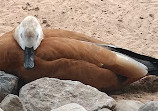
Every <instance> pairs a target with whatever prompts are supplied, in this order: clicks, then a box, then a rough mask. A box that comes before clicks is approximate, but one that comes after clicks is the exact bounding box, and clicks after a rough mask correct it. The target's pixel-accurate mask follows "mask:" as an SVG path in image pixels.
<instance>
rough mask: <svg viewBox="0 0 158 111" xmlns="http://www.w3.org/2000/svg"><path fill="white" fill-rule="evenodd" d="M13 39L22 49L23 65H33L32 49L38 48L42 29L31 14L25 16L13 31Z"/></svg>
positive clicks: (28, 66)
mask: <svg viewBox="0 0 158 111" xmlns="http://www.w3.org/2000/svg"><path fill="white" fill-rule="evenodd" d="M14 39H15V40H16V41H17V43H18V44H19V46H20V47H21V48H22V49H23V50H24V67H25V68H26V69H32V68H33V67H34V50H36V49H37V48H38V46H39V45H40V43H41V41H42V39H43V31H42V28H41V26H40V24H39V22H38V20H37V19H36V18H35V17H33V16H27V17H26V18H25V19H24V20H23V21H22V22H21V23H20V25H19V26H18V27H16V29H15V32H14Z"/></svg>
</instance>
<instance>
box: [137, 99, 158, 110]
mask: <svg viewBox="0 0 158 111" xmlns="http://www.w3.org/2000/svg"><path fill="white" fill-rule="evenodd" d="M138 111H158V101H150V102H148V103H146V104H145V105H143V106H141V107H140V108H139V110H138Z"/></svg>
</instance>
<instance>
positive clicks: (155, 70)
mask: <svg viewBox="0 0 158 111" xmlns="http://www.w3.org/2000/svg"><path fill="white" fill-rule="evenodd" d="M96 45H98V46H101V47H105V48H108V49H109V50H111V51H113V52H115V53H118V54H123V55H126V56H129V57H131V58H133V59H134V60H136V61H138V62H140V63H142V64H144V65H145V66H146V67H147V68H148V72H149V74H151V75H158V59H156V58H153V57H150V56H146V55H143V54H138V53H135V52H133V51H130V50H127V49H124V48H120V47H116V46H112V45H106V44H96Z"/></svg>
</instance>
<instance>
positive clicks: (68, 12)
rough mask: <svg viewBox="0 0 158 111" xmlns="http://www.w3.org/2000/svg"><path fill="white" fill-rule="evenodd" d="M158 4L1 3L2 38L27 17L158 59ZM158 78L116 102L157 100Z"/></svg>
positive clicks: (136, 0)
mask: <svg viewBox="0 0 158 111" xmlns="http://www.w3.org/2000/svg"><path fill="white" fill-rule="evenodd" d="M157 12H158V0H100V1H99V0H27V1H26V0H0V35H2V34H4V33H5V32H7V31H10V30H12V29H13V28H14V27H15V26H17V25H18V24H19V23H20V21H22V20H23V18H24V17H26V16H27V15H34V16H36V17H37V18H38V19H39V20H40V23H41V24H42V27H43V28H58V29H59V28H60V29H66V30H72V31H76V32H81V33H84V34H87V35H88V36H91V37H94V38H97V39H100V40H103V41H105V42H108V43H110V44H113V45H116V46H119V47H124V48H126V49H130V50H132V51H135V52H139V53H141V54H145V55H149V56H152V57H156V58H158V50H157V49H158V45H157V44H158V13H157ZM157 95H158V77H155V76H150V77H146V78H143V79H142V80H140V81H138V82H136V83H134V84H131V85H130V86H127V87H126V88H124V89H122V90H120V91H117V92H115V93H113V94H112V95H111V96H112V97H114V98H115V99H135V100H140V101H143V102H146V101H149V100H158V96H157Z"/></svg>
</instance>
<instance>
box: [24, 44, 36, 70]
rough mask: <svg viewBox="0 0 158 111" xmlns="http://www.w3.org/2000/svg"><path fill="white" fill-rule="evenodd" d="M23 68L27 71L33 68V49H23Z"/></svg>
mask: <svg viewBox="0 0 158 111" xmlns="http://www.w3.org/2000/svg"><path fill="white" fill-rule="evenodd" d="M24 67H25V68H26V69H27V70H29V69H32V68H33V67H34V49H33V47H32V48H28V47H25V51H24Z"/></svg>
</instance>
